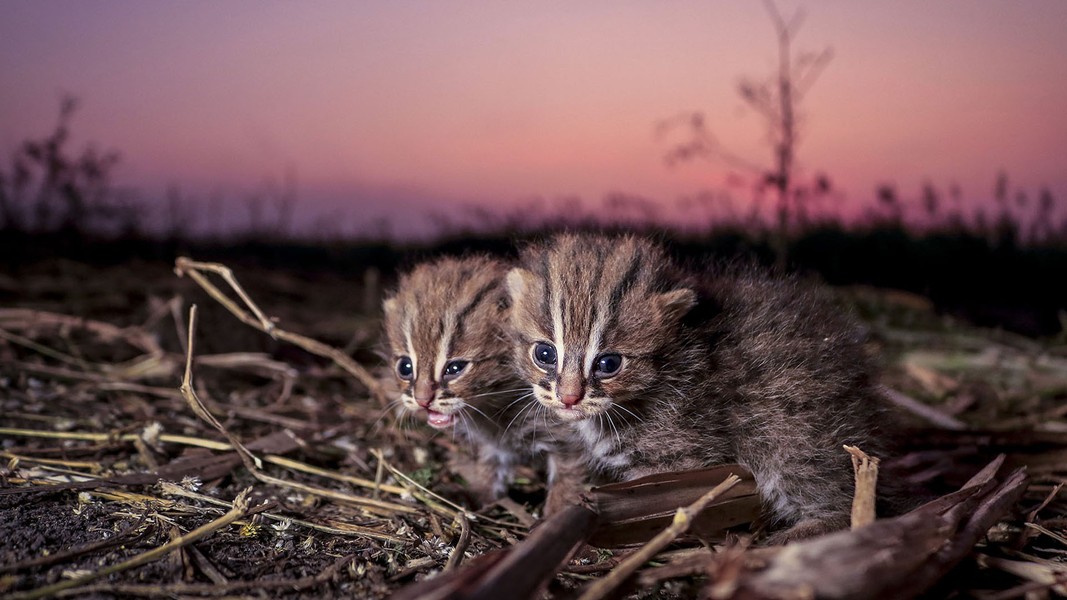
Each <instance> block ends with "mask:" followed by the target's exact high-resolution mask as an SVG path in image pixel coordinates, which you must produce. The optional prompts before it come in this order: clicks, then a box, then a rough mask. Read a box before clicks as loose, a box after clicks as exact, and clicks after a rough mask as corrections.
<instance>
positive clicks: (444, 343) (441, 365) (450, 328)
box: [430, 312, 456, 381]
mask: <svg viewBox="0 0 1067 600" xmlns="http://www.w3.org/2000/svg"><path fill="white" fill-rule="evenodd" d="M455 333H456V315H455V313H452V312H449V313H448V314H446V315H445V317H444V319H443V325H442V327H441V339H440V340H438V342H437V360H436V361H434V365H433V373H431V374H430V378H431V379H433V380H434V381H437V380H438V379H439V378H440V376H441V373H443V372H444V369H445V363H446V362H448V349H449V347H450V346H451V345H452V336H453V335H454V334H455Z"/></svg>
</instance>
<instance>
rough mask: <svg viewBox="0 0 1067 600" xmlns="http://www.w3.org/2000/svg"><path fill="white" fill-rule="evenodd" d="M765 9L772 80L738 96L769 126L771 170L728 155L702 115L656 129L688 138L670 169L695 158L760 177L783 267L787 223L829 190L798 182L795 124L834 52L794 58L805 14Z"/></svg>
mask: <svg viewBox="0 0 1067 600" xmlns="http://www.w3.org/2000/svg"><path fill="white" fill-rule="evenodd" d="M764 6H765V7H766V9H767V13H768V14H769V15H770V18H771V21H772V23H773V24H774V28H775V33H776V36H777V41H778V69H777V72H776V73H774V74H773V75H772V76H770V77H768V78H765V79H762V80H756V79H748V78H743V79H742V80H741V82H740V84H739V85H738V93H739V94H740V96H741V99H742V100H744V101H745V103H746V104H747V105H748V106H749V107H751V108H752V109H753V110H755V111H756V113H757V114H759V115H760V116H761V117H762V118H763V120H764V122H765V124H766V126H767V133H768V139H769V140H770V145H771V149H772V154H773V166H771V167H761V166H758V165H757V164H755V163H752V162H750V161H748V160H746V159H744V158H742V157H740V156H737V155H735V154H733V153H731V152H729V151H728V150H726V149H725V147H723V146H722V144H720V143H719V141H718V139H717V138H716V137H715V136H714V135H712V133H711V132H710V131H709V130H708V128H707V127H706V125H705V121H706V120H705V118H704V115H703V113H701V112H692V113H686V114H682V115H680V116H678V117H675V118H673V119H668V120H666V121H664V122H662V123H661V124H660V126H659V129H660V131H661V132H662V131H664V130H666V129H670V128H673V127H675V126H677V125H679V124H680V125H683V126H686V127H687V128H688V129H689V132H690V134H691V137H690V139H689V141H687V142H685V143H683V144H679V145H677V146H675V147H674V148H672V149H671V150H670V151H669V152H668V154H667V162H668V164H672V163H674V162H677V161H683V160H689V159H691V158H694V157H704V158H715V159H719V160H723V161H725V162H726V163H728V164H730V165H731V166H735V167H741V168H743V169H745V170H748V171H750V172H754V173H755V174H756V175H757V177H758V180H757V184H756V186H757V194H759V193H760V192H761V190H762V189H763V188H768V189H771V190H773V191H774V194H775V196H776V198H777V206H776V209H775V212H776V236H775V237H776V243H775V246H776V251H777V252H778V261H779V263H780V264H784V262H785V260H786V247H787V241H788V234H789V227H790V224H791V223H792V222H793V221H794V219H797V218H798V217H799V218H802V219H806V217H807V215H806V214H805V211H804V208H803V207H802V206H801V204H802V203H803V202H804V201H805V200H806V199H808V198H809V197H810V196H811V195H812V193H822V194H826V193H828V192H829V190H830V180H829V178H828V177H826V175H823V174H820V175H818V176H817V178H816V182H814V185H812V186H811V187H812V189H808V186H806V185H802V184H800V183H798V182H797V181H796V154H797V146H798V144H799V133H798V126H797V125H798V124H797V121H798V109H799V106H800V103H801V102H802V101H803V99H804V95H805V94H806V93H807V91H808V90H809V89H810V88H811V86H812V84H813V83H815V81H816V80H817V79H818V77H819V75H820V74H821V73H822V71H823V69H824V68H825V67H826V65H827V64H828V63H829V62H830V60H831V59H832V58H833V52H832V50H831V49H830V48H825V49H823V50H822V51H821V52H817V53H811V52H802V53H800V54H798V55H797V56H796V58H795V59H794V57H793V49H792V44H793V39H794V38H795V37H796V35H797V32H798V31H799V30H800V25H801V24H802V22H803V20H804V12H803V11H802V10H799V9H798V10H797V11H796V12H794V13H793V15H792V16H791V17H790V18H789V19H788V20H787V19H784V18H783V17H782V15H781V13H780V12H779V11H778V7H777V6H776V5H775V4H774V2H773V1H772V0H765V1H764Z"/></svg>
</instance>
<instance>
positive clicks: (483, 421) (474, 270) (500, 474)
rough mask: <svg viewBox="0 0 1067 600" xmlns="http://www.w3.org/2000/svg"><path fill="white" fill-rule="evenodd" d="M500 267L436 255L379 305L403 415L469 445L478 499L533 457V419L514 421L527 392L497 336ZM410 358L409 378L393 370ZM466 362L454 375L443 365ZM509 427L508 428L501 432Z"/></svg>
mask: <svg viewBox="0 0 1067 600" xmlns="http://www.w3.org/2000/svg"><path fill="white" fill-rule="evenodd" d="M506 272H507V267H506V266H505V265H504V264H503V263H501V262H499V261H496V260H493V259H490V258H487V257H472V258H464V259H454V258H443V259H440V260H437V261H434V262H429V263H424V264H421V265H419V266H417V267H416V268H415V269H414V270H412V271H411V272H410V273H408V274H406V275H403V276H402V277H401V279H400V283H399V286H398V288H397V291H396V293H395V294H394V295H392V296H391V297H390V298H388V299H387V300H385V302H384V309H385V324H384V325H385V337H386V340H387V342H388V345H389V361H390V367H391V368H392V370H393V374H394V376H395V377H396V378H397V382H398V384H399V388H400V394H399V396H400V397H399V403H400V405H401V407H402V409H403V410H405V411H409V412H411V413H414V414H419V415H423V416H425V417H426V418H427V421H428V422H429V423H430V424H431V425H433V426H435V427H437V428H439V429H445V430H450V431H452V432H454V433H458V434H459V435H460V436H461V437H463V438H466V439H467V440H469V441H470V442H471V443H472V445H473V446H474V449H475V451H476V453H477V455H478V456H477V463H478V465H479V469H478V471H479V473H477V475H478V478H479V479H482V480H481V481H472V482H470V483H471V484H472V487H474V488H475V489H476V491H478V492H479V494H480V495H481V496H482V499H483V500H491V499H493V498H496V497H499V496H500V495H502V494H503V493H504V492H505V491H506V486H507V478H508V476H509V474H510V470H511V467H512V466H513V465H514V464H516V463H526V462H530V461H531V460H533V456H534V455H535V454H536V453H537V451H536V447H535V444H534V440H533V439H532V437H533V436H534V434H535V432H534V429H535V428H536V426H537V423H538V421H537V420H536V419H534V420H532V421H531V420H530V419H528V418H527V419H522V418H521V417H522V416H526V415H519V414H518V413H519V411H521V410H522V409H524V408H528V407H527V406H526V404H525V403H523V402H521V401H518V402H517V400H519V399H520V398H521V397H522V396H523V395H524V394H527V390H526V389H525V388H524V386H523V385H522V383H521V382H520V381H519V380H517V379H516V377H515V375H514V372H513V370H512V368H511V366H510V361H509V356H510V355H509V347H508V343H507V341H506V340H505V338H504V335H503V333H502V330H503V327H504V325H505V324H506V322H507V319H508V315H507V312H508V308H507V298H506V295H505V292H504V289H503V285H502V283H503V278H504V274H505V273H506ZM404 360H410V365H411V374H410V376H407V377H402V376H401V374H400V373H399V372H398V365H399V363H400V362H401V361H404ZM456 361H463V362H465V363H466V366H465V368H463V369H462V371H461V372H460V373H459V374H458V375H457V376H454V377H449V376H447V374H446V369H447V368H448V365H449V364H451V363H454V362H456ZM509 425H512V427H510V428H509Z"/></svg>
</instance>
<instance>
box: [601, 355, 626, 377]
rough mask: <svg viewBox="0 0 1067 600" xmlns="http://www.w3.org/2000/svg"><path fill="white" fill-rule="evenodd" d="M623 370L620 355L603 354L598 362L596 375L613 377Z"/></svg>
mask: <svg viewBox="0 0 1067 600" xmlns="http://www.w3.org/2000/svg"><path fill="white" fill-rule="evenodd" d="M621 368H622V357H621V356H619V355H618V354H603V355H601V356H600V358H598V359H597V361H596V373H595V375H596V376H598V377H611V376H612V375H615V374H616V373H618V372H619V369H621Z"/></svg>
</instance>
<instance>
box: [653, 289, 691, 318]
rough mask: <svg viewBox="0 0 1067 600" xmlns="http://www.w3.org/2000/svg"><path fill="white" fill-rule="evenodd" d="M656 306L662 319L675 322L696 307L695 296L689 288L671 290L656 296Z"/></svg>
mask: <svg viewBox="0 0 1067 600" xmlns="http://www.w3.org/2000/svg"><path fill="white" fill-rule="evenodd" d="M656 304H657V305H658V306H659V311H660V313H661V314H662V315H663V316H664V317H666V318H667V319H668V320H677V319H681V318H682V317H684V316H685V314H686V313H687V312H689V310H690V309H692V308H693V307H694V306H696V305H697V295H696V292H694V291H693V290H691V289H689V288H681V289H677V290H671V291H669V292H664V293H662V294H660V295H659V296H656Z"/></svg>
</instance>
